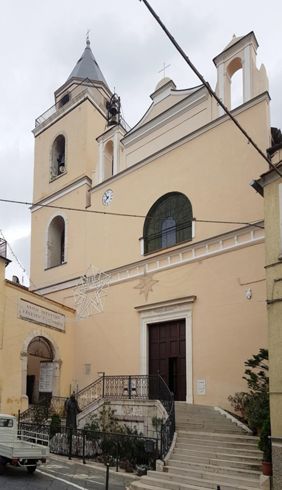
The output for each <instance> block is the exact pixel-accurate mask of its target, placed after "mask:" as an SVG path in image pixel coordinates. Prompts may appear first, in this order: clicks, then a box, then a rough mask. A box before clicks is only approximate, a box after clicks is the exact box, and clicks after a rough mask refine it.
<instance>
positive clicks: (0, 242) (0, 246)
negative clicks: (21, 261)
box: [0, 238, 7, 258]
mask: <svg viewBox="0 0 282 490" xmlns="http://www.w3.org/2000/svg"><path fill="white" fill-rule="evenodd" d="M0 256H1V257H5V258H6V257H7V242H6V240H4V239H3V238H0Z"/></svg>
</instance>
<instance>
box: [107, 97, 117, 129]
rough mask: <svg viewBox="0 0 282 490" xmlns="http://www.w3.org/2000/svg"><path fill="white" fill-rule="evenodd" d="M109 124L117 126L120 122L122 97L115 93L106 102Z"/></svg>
mask: <svg viewBox="0 0 282 490" xmlns="http://www.w3.org/2000/svg"><path fill="white" fill-rule="evenodd" d="M106 108H107V111H108V112H107V122H108V126H115V125H116V124H119V123H120V97H119V96H118V95H117V94H113V95H112V96H111V98H110V100H109V101H108V102H107V104H106Z"/></svg>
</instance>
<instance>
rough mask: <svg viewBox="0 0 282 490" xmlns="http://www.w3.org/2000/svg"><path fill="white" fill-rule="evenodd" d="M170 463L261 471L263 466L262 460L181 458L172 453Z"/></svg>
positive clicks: (173, 464)
mask: <svg viewBox="0 0 282 490" xmlns="http://www.w3.org/2000/svg"><path fill="white" fill-rule="evenodd" d="M169 464H171V465H172V466H175V465H176V466H181V467H184V468H187V467H188V466H190V465H194V466H196V465H203V466H213V467H218V466H219V467H221V468H225V467H228V468H232V469H234V470H235V471H237V469H243V470H246V471H248V470H251V471H252V470H253V471H260V468H261V461H258V460H256V461H255V462H251V463H250V462H246V461H233V460H230V459H215V458H199V457H192V458H189V459H180V456H175V455H172V457H171V458H170V460H169Z"/></svg>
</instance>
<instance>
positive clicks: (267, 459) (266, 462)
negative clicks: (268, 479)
mask: <svg viewBox="0 0 282 490" xmlns="http://www.w3.org/2000/svg"><path fill="white" fill-rule="evenodd" d="M270 436H271V428H270V417H269V415H268V417H267V418H266V419H265V421H264V423H263V426H262V430H261V434H260V438H259V443H258V447H259V449H260V450H261V451H262V452H263V459H262V473H263V474H264V475H266V476H271V475H272V449H271V437H270Z"/></svg>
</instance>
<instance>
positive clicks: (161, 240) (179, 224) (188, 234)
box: [143, 192, 193, 253]
mask: <svg viewBox="0 0 282 490" xmlns="http://www.w3.org/2000/svg"><path fill="white" fill-rule="evenodd" d="M192 219H193V212H192V205H191V202H190V201H189V199H188V198H187V197H186V196H185V195H184V194H181V193H180V192H170V193H169V194H165V195H164V196H162V197H161V198H160V199H158V200H157V201H156V202H155V204H154V205H153V206H152V207H151V209H150V211H149V213H148V214H147V216H146V219H145V224H144V234H143V237H144V251H145V253H150V252H154V251H155V250H160V249H162V248H167V247H172V246H173V245H177V244H178V243H181V242H185V241H189V240H192Z"/></svg>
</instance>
